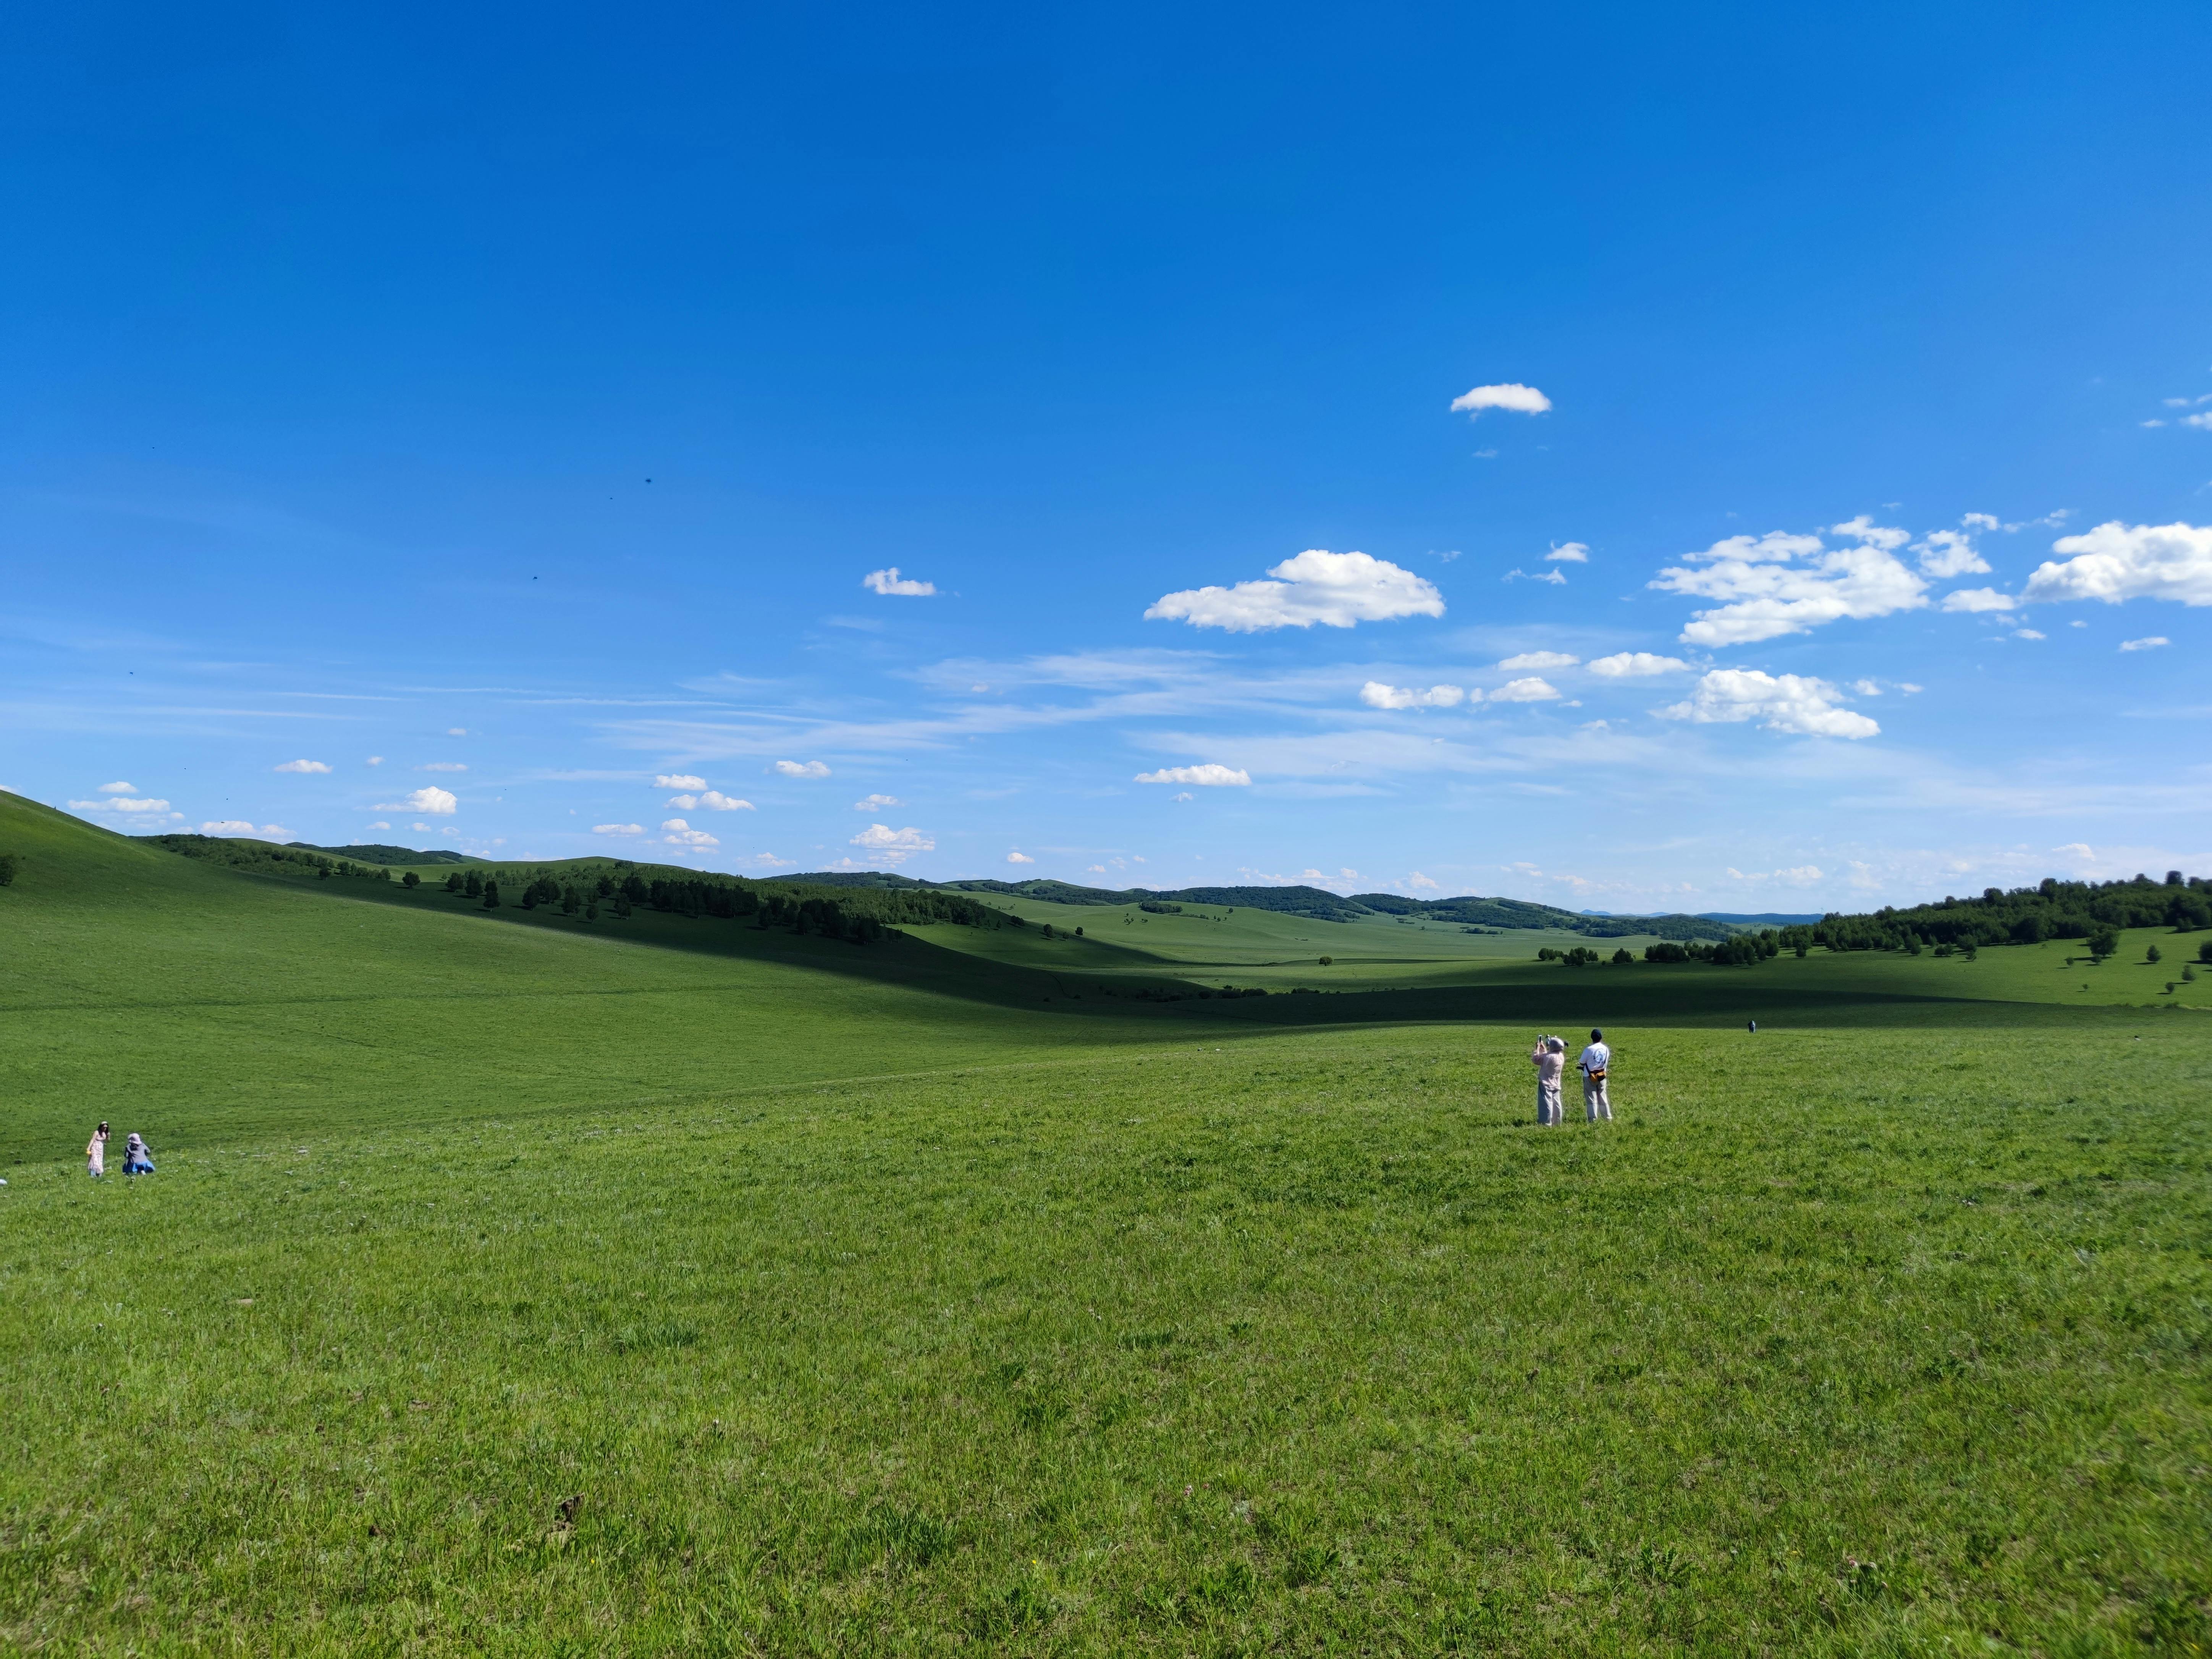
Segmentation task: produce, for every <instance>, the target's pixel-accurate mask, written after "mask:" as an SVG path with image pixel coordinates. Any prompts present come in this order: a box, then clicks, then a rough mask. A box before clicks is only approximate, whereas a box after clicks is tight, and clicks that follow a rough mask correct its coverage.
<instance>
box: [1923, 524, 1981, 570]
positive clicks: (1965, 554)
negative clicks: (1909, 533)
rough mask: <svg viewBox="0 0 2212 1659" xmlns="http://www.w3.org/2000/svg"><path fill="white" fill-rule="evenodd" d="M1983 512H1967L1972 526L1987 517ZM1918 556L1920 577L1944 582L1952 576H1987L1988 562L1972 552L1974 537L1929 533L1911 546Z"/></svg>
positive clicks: (1945, 531)
mask: <svg viewBox="0 0 2212 1659" xmlns="http://www.w3.org/2000/svg"><path fill="white" fill-rule="evenodd" d="M1988 516H1989V515H1988V514H1987V513H1968V514H1967V515H1966V518H1967V520H1968V521H1969V522H1970V523H1971V522H1972V520H1977V519H1984V518H1987V517H1988ZM1912 550H1913V552H1914V553H1915V554H1917V556H1919V560H1920V571H1921V574H1923V575H1925V576H1933V577H1934V578H1936V580H1938V581H1943V580H1948V578H1950V577H1953V576H1980V575H1987V574H1989V568H1990V562H1989V561H1988V560H1987V559H1985V558H1984V557H1983V556H1981V555H1980V554H1979V553H1978V552H1977V551H1975V550H1974V543H1973V538H1972V537H1971V536H1968V535H1966V533H1964V532H1960V531H1957V530H1931V531H1929V532H1928V534H1926V535H1925V536H1923V537H1922V538H1920V539H1919V540H1918V541H1917V542H1915V543H1914V544H1912Z"/></svg>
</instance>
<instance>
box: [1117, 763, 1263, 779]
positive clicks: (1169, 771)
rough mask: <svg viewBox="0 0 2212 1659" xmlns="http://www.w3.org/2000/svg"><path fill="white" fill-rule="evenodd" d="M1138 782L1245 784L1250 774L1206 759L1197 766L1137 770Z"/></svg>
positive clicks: (1250, 777)
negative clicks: (1149, 770) (1154, 770)
mask: <svg viewBox="0 0 2212 1659" xmlns="http://www.w3.org/2000/svg"><path fill="white" fill-rule="evenodd" d="M1137 781H1138V782H1139V783H1198V784H1210V785H1222V784H1247V783H1249V782H1251V781H1252V775H1251V774H1250V773H1249V772H1247V771H1245V770H1243V769H1242V768H1241V767H1233V766H1222V765H1219V764H1217V763H1215V762H1212V761H1207V762H1206V763H1204V764H1203V765H1199V766H1163V767H1162V768H1160V769H1159V770H1158V771H1157V772H1139V773H1138V774H1137Z"/></svg>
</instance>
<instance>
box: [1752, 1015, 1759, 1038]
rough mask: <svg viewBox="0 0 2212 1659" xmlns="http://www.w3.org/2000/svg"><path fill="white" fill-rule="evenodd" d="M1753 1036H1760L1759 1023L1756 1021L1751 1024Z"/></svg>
mask: <svg viewBox="0 0 2212 1659" xmlns="http://www.w3.org/2000/svg"><path fill="white" fill-rule="evenodd" d="M1751 1034H1752V1036H1758V1035H1759V1022H1758V1021H1757V1020H1755V1019H1754V1020H1753V1021H1752V1022H1751Z"/></svg>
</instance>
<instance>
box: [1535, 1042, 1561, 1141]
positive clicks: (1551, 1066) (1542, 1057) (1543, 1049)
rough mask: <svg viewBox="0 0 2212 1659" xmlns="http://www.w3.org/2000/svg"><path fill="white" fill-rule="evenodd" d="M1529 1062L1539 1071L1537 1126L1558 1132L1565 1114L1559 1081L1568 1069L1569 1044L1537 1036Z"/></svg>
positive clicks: (1537, 1083) (1537, 1076)
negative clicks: (1561, 1105) (1557, 1129)
mask: <svg viewBox="0 0 2212 1659" xmlns="http://www.w3.org/2000/svg"><path fill="white" fill-rule="evenodd" d="M1528 1063H1529V1064H1530V1065H1531V1066H1534V1067H1535V1068H1536V1123H1537V1127H1540V1128H1553V1129H1556V1128H1558V1127H1559V1120H1560V1117H1561V1115H1562V1112H1561V1109H1560V1106H1559V1079H1560V1076H1561V1075H1562V1074H1563V1073H1565V1071H1566V1069H1567V1045H1566V1044H1565V1042H1561V1041H1560V1040H1559V1038H1558V1037H1555V1036H1544V1037H1538V1038H1537V1039H1536V1046H1535V1048H1533V1049H1531V1050H1530V1051H1529V1054H1528Z"/></svg>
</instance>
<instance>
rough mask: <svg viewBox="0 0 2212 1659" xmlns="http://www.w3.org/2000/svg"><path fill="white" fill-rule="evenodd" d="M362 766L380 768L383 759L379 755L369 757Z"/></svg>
mask: <svg viewBox="0 0 2212 1659" xmlns="http://www.w3.org/2000/svg"><path fill="white" fill-rule="evenodd" d="M383 764H384V757H383V756H381V755H371V756H370V757H368V759H367V760H365V761H363V762H362V765H364V766H381V765H383Z"/></svg>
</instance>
